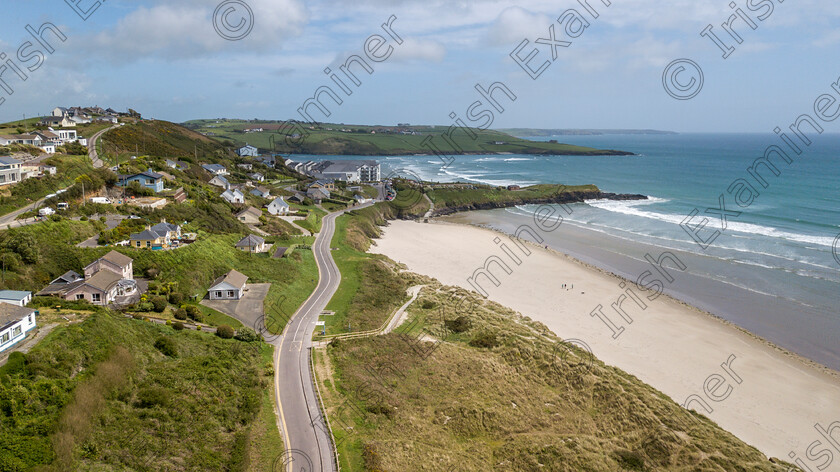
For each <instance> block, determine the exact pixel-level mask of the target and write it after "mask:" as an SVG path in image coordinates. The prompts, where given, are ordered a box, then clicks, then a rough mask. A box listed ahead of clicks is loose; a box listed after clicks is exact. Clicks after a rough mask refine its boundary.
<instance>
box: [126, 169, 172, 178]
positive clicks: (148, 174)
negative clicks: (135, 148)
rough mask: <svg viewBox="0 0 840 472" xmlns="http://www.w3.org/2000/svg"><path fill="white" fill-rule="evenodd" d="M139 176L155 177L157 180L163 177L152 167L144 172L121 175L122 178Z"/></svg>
mask: <svg viewBox="0 0 840 472" xmlns="http://www.w3.org/2000/svg"><path fill="white" fill-rule="evenodd" d="M137 176H143V177H148V178H150V179H155V180H159V179H162V178H163V175H161V174H158V173H157V172H155V171H153V170H152V169H149V170H144V171H143V172H138V173H136V174H125V175H120V180H128V179H130V178H132V177H137Z"/></svg>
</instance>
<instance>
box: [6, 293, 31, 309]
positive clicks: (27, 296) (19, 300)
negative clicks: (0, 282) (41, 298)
mask: <svg viewBox="0 0 840 472" xmlns="http://www.w3.org/2000/svg"><path fill="white" fill-rule="evenodd" d="M31 301H32V292H27V291H22V290H0V302H3V303H8V304H10V305H17V306H26V305H28V304H29V302H31Z"/></svg>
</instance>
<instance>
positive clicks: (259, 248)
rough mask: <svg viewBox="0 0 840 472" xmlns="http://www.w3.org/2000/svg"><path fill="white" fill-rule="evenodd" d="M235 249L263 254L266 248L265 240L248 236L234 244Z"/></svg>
mask: <svg viewBox="0 0 840 472" xmlns="http://www.w3.org/2000/svg"><path fill="white" fill-rule="evenodd" d="M236 249H239V250H240V251H244V252H265V251H266V249H267V248H266V245H265V239H263V238H261V237H259V236H256V235H253V234H249V235H248V236H245V237H244V238H242V239H240V240H239V242H238V243H236Z"/></svg>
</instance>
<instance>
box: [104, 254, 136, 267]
mask: <svg viewBox="0 0 840 472" xmlns="http://www.w3.org/2000/svg"><path fill="white" fill-rule="evenodd" d="M101 259H105V260H106V261H108V262H113V263H114V264H116V265H118V266H120V267H123V268H124V267H128V265H129V264H131V263H132V262H134V259H132V258H130V257H128V256H126V255H125V254H121V253H119V252H117V251H111V252H109V253H108V254H105V255H104V256H102V257H101Z"/></svg>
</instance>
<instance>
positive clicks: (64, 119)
mask: <svg viewBox="0 0 840 472" xmlns="http://www.w3.org/2000/svg"><path fill="white" fill-rule="evenodd" d="M41 124H42V125H46V126H56V127H59V126H60V127H62V128H72V127H74V126H76V122H75V121H73V120H72V119H71V118H70V117H69V116H67V115H63V116H48V117H46V118H43V119H41Z"/></svg>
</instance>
